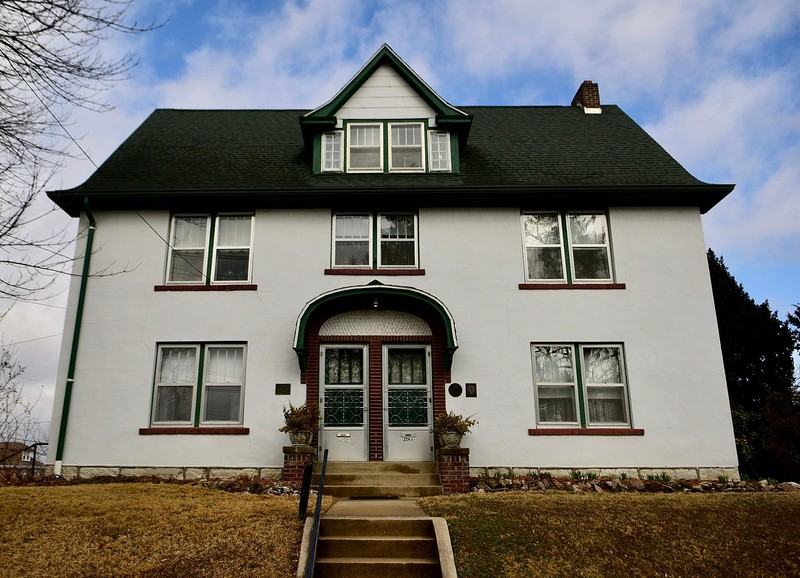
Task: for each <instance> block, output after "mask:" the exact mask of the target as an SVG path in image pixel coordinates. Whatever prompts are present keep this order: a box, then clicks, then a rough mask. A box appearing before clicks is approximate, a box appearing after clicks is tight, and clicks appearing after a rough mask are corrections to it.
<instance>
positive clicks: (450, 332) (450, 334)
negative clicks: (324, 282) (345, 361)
mask: <svg viewBox="0 0 800 578" xmlns="http://www.w3.org/2000/svg"><path fill="white" fill-rule="evenodd" d="M354 295H370V296H372V295H376V296H377V295H401V296H404V297H407V298H409V299H411V300H414V301H418V302H421V303H424V304H426V305H428V306H429V307H431V308H432V309H433V310H434V311H435V312H436V313H437V314H438V315H439V317H440V318H441V320H442V324H443V325H444V329H445V353H444V363H445V367H446V368H447V369H448V370H449V369H450V367H451V365H452V363H453V354H454V353H455V352H456V349H458V340H457V337H456V324H455V321H454V320H453V316H452V315H451V313H450V311H449V310H448V309H447V307H446V306H445V304H444V303H442V302H441V301H440V300H439V299H437V298H436V297H434V296H433V295H431V294H429V293H425V292H424V291H420V290H419V289H414V288H412V287H398V286H396V285H383V284H382V283H380V282H377V281H374V282H373V283H371V284H369V285H361V286H358V287H343V288H340V289H334V290H333V291H329V292H327V293H323V294H322V295H319V296H317V297H315V298H314V299H312V300H311V301H309V302H308V303H306V305H305V306H304V307H303V310H302V311H301V312H300V315H299V316H298V318H297V323H296V325H295V331H294V343H293V348H294V350H295V352H296V353H297V358H298V361H299V363H300V369H301V370H305V368H306V363H307V361H308V349H307V347H306V334H307V332H308V322H309V320H310V319H311V317H312V316H313V315H314V313H315V312H316V311H317V310H318V309H319V307H320V306H322V305H326V304H328V303H332V302H334V301H337V300H339V299H344V298H347V297H352V296H354Z"/></svg>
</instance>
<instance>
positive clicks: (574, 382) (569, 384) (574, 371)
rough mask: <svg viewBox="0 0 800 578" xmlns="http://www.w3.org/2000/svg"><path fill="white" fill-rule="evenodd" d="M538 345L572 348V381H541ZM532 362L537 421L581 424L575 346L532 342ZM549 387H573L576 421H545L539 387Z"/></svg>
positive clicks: (572, 424)
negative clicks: (537, 363) (538, 374)
mask: <svg viewBox="0 0 800 578" xmlns="http://www.w3.org/2000/svg"><path fill="white" fill-rule="evenodd" d="M537 347H561V348H569V350H570V361H571V362H572V381H571V382H567V381H546V382H539V381H538V379H537V377H536V348H537ZM531 362H532V364H533V384H534V385H533V389H534V392H535V393H534V398H535V408H536V423H538V424H540V425H546V426H570V427H577V426H579V425H580V419H581V412H580V399H581V398H580V395H579V393H578V389H579V385H578V369H577V367H576V365H575V347H574V346H573V345H572V344H570V343H532V344H531ZM540 386H542V387H547V386H555V387H571V388H572V392H573V396H572V399H573V404H574V407H573V409H572V411H573V412H574V413H575V420H574V421H544V420H543V419H542V418H541V416H540V415H539V411H540V410H539V397H540V394H539V387H540Z"/></svg>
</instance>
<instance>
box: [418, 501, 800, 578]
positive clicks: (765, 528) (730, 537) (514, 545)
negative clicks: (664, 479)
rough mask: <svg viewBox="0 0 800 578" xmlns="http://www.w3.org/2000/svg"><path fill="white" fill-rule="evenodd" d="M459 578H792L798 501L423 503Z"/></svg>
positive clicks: (796, 564)
mask: <svg viewBox="0 0 800 578" xmlns="http://www.w3.org/2000/svg"><path fill="white" fill-rule="evenodd" d="M421 504H422V507H423V509H424V510H425V511H426V512H428V514H429V515H431V516H442V517H444V518H446V519H447V522H448V525H449V526H450V537H451V539H452V542H453V551H454V553H455V559H456V567H457V569H458V575H459V577H460V578H483V577H485V578H497V577H501V576H525V577H534V576H588V577H592V576H598V577H600V576H603V577H605V576H725V575H737V576H796V575H798V574H800V555H798V553H800V493H780V494H751V493H747V494H745V493H736V494H672V495H665V494H633V493H623V494H577V495H573V494H566V493H556V492H551V493H543V494H539V493H537V494H534V493H526V492H503V493H494V494H467V495H460V496H440V497H434V498H425V499H424V500H422V502H421Z"/></svg>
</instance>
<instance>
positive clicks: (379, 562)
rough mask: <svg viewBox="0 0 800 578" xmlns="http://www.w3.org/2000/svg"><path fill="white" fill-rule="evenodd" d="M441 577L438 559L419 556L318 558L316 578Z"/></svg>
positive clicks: (315, 571)
mask: <svg viewBox="0 0 800 578" xmlns="http://www.w3.org/2000/svg"><path fill="white" fill-rule="evenodd" d="M376 576H380V577H381V578H441V576H442V572H441V569H440V568H439V561H438V560H423V559H419V558H326V559H323V560H320V559H318V560H317V565H316V568H315V570H314V577H315V578H375V577H376Z"/></svg>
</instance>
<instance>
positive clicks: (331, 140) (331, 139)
mask: <svg viewBox="0 0 800 578" xmlns="http://www.w3.org/2000/svg"><path fill="white" fill-rule="evenodd" d="M322 170H323V171H334V172H342V131H340V130H337V131H333V132H326V133H324V134H323V135H322Z"/></svg>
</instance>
